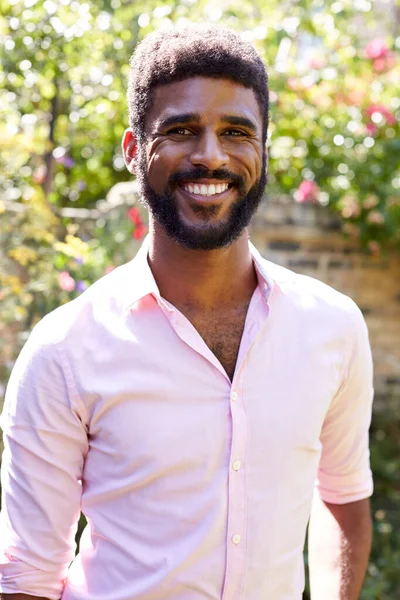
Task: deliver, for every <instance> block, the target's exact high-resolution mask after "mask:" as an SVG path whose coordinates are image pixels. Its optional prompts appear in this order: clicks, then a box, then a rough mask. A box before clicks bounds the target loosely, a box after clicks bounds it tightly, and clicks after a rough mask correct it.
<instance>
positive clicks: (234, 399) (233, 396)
mask: <svg viewBox="0 0 400 600" xmlns="http://www.w3.org/2000/svg"><path fill="white" fill-rule="evenodd" d="M237 397H238V395H237V392H232V394H231V398H232V402H236V400H237Z"/></svg>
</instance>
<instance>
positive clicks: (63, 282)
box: [58, 271, 75, 292]
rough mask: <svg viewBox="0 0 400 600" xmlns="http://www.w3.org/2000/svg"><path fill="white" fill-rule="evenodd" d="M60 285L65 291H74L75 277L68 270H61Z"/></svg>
mask: <svg viewBox="0 0 400 600" xmlns="http://www.w3.org/2000/svg"><path fill="white" fill-rule="evenodd" d="M58 285H59V286H60V288H61V289H62V290H64V291H65V292H72V291H73V290H74V289H75V279H74V278H73V277H71V275H70V274H69V273H68V271H61V273H60V274H59V275H58Z"/></svg>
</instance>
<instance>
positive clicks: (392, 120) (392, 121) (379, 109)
mask: <svg viewBox="0 0 400 600" xmlns="http://www.w3.org/2000/svg"><path fill="white" fill-rule="evenodd" d="M374 113H378V114H380V115H382V117H383V118H384V119H385V121H386V123H387V124H388V125H396V117H395V116H394V114H393V113H392V112H391V111H390V110H389V109H388V108H386V106H384V105H383V104H371V105H370V106H368V108H367V109H366V110H365V114H366V115H367V117H369V118H371V117H372V115H373V114H374Z"/></svg>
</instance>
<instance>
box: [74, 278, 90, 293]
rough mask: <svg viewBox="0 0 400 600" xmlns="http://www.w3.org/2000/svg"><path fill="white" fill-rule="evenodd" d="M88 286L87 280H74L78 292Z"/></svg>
mask: <svg viewBox="0 0 400 600" xmlns="http://www.w3.org/2000/svg"><path fill="white" fill-rule="evenodd" d="M88 287H89V286H88V283H87V281H83V280H79V281H77V282H76V289H77V291H78V292H79V293H82V292H84V291H85V290H87V288H88Z"/></svg>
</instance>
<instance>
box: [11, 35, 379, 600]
mask: <svg viewBox="0 0 400 600" xmlns="http://www.w3.org/2000/svg"><path fill="white" fill-rule="evenodd" d="M130 67H131V70H130V84H129V94H128V98H129V110H130V125H131V127H130V129H128V130H127V131H126V132H125V135H124V138H123V152H124V156H125V160H126V164H127V166H128V168H129V170H130V171H131V172H132V173H136V174H137V177H138V180H139V182H140V187H141V193H142V197H143V201H144V202H145V204H146V206H147V207H148V210H149V218H150V234H149V236H148V239H146V241H145V243H144V245H143V247H142V249H141V250H140V252H139V253H138V255H137V256H136V257H135V258H134V259H133V261H132V262H130V263H129V264H127V265H124V266H122V267H120V268H118V269H116V270H115V271H114V272H113V273H111V274H110V275H107V276H106V277H105V278H103V279H102V280H100V281H99V282H97V283H96V284H94V285H93V286H92V287H91V288H90V289H89V290H88V291H87V292H85V293H84V294H82V296H80V297H79V298H78V299H76V300H74V301H73V302H71V303H69V304H67V305H65V306H63V307H61V308H59V309H57V310H56V311H54V312H53V313H51V314H50V315H48V316H47V317H46V318H44V319H43V320H42V322H41V323H40V324H39V325H38V326H37V327H36V328H35V330H34V331H33V333H32V334H31V337H30V339H29V341H28V342H27V344H26V346H25V348H24V350H23V351H22V353H21V356H20V358H19V360H18V361H17V364H16V366H15V368H14V371H13V374H12V377H11V380H10V383H9V386H8V391H7V398H6V404H5V409H4V413H3V429H4V439H5V447H6V450H5V455H4V460H3V491H4V506H3V513H2V545H3V558H2V562H1V567H0V572H1V579H0V581H1V583H0V589H1V590H2V592H3V597H4V598H8V599H19V600H20V599H24V598H26V599H29V598H32V596H33V597H35V598H47V599H50V600H56V599H58V598H60V597H62V598H63V600H106V599H107V600H136V599H140V600H161V599H162V600H203V599H204V600H205V599H206V598H207V599H214V600H217V599H218V600H221V599H222V600H239V599H243V600H261V599H263V600H264V599H265V600H299V599H300V598H301V595H302V590H303V586H304V568H303V558H302V551H303V545H304V539H305V535H306V527H307V523H308V520H309V516H310V511H311V505H312V503H313V507H312V511H311V512H312V516H311V527H310V553H309V555H310V564H311V587H312V597H313V600H356V598H358V596H359V592H360V589H361V586H362V581H363V578H364V574H365V570H366V566H367V562H368V555H369V550H370V543H371V523H370V516H369V501H368V497H369V496H370V494H371V492H372V482H371V473H370V468H369V460H368V428H369V423H370V417H371V399H372V376H371V356H370V349H369V343H368V336H367V331H366V327H365V323H364V321H363V318H362V316H361V313H360V311H359V310H358V308H357V307H356V306H355V304H354V303H353V302H352V301H351V300H350V299H349V298H347V297H345V296H343V295H342V294H339V293H338V292H336V291H334V290H332V289H331V288H329V287H328V286H326V285H324V284H322V283H320V282H318V281H315V280H313V279H310V278H307V277H304V276H300V275H297V274H295V273H292V272H290V271H288V270H286V269H283V268H281V267H278V266H276V265H274V264H272V263H270V262H268V261H266V260H264V259H263V258H261V256H260V255H259V254H258V252H257V251H256V250H255V248H254V247H253V246H252V245H251V244H250V243H249V240H248V234H247V229H246V227H247V225H248V223H249V221H250V218H251V216H252V214H253V213H254V212H255V210H256V208H257V206H258V205H259V203H260V201H261V198H262V194H263V190H264V186H265V183H266V168H267V155H266V139H267V127H268V88H267V77H266V73H265V70H264V66H263V63H262V61H261V59H260V57H259V56H258V55H257V53H256V52H255V50H254V49H253V48H252V46H250V45H248V44H246V43H244V42H242V41H241V39H240V37H238V36H237V35H236V34H234V33H233V32H231V31H229V30H225V29H219V28H208V29H207V28H202V27H193V28H187V29H176V30H172V31H162V32H156V33H155V34H152V35H151V36H149V37H148V38H146V39H145V41H144V42H143V43H142V44H141V45H140V47H139V48H138V49H137V51H136V53H135V55H134V57H133V59H132V61H131V65H130ZM315 482H317V483H316V493H315V497H314V500H313V490H314V484H315ZM80 510H82V511H83V512H84V514H85V515H86V517H87V520H88V526H87V528H86V529H85V531H84V533H83V536H82V539H81V544H80V552H79V554H78V556H77V557H76V558H75V560H73V562H72V565H71V566H70V567H69V563H70V562H71V560H72V559H73V555H74V535H75V532H76V523H77V520H78V517H79V514H80ZM68 567H69V568H68Z"/></svg>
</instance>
